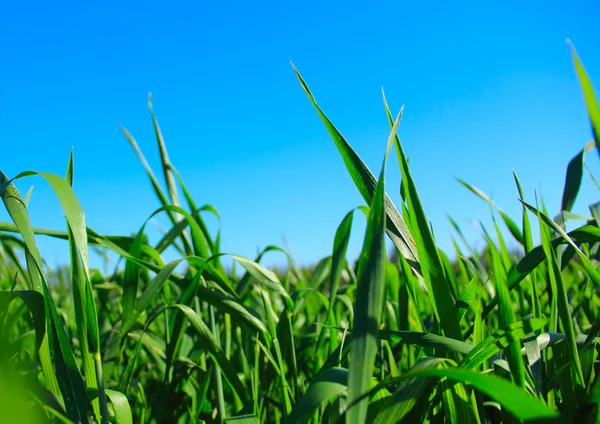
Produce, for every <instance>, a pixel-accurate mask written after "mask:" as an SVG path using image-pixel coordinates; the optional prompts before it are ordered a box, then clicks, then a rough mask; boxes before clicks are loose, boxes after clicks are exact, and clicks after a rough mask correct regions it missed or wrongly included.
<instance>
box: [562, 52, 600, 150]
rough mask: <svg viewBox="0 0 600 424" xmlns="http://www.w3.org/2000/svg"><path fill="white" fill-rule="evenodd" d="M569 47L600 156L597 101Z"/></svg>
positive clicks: (590, 83) (584, 72)
mask: <svg viewBox="0 0 600 424" xmlns="http://www.w3.org/2000/svg"><path fill="white" fill-rule="evenodd" d="M569 45H570V47H571V57H572V58H573V63H574V65H575V71H576V72H577V78H578V79H579V84H580V85H581V89H582V91H583V97H584V99H585V105H586V107H587V111H588V116H589V118H590V123H591V124H592V133H593V135H594V140H595V142H596V150H597V151H598V154H600V107H598V101H597V100H596V95H595V94H594V87H592V82H591V81H590V78H589V76H588V74H587V72H586V71H585V69H584V67H583V64H582V63H581V61H580V60H579V56H577V52H576V51H575V47H573V45H572V44H571V43H570V42H569Z"/></svg>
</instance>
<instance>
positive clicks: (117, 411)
mask: <svg viewBox="0 0 600 424" xmlns="http://www.w3.org/2000/svg"><path fill="white" fill-rule="evenodd" d="M88 394H89V395H90V398H91V399H94V398H96V397H98V390H97V389H89V388H88ZM106 395H107V396H108V398H109V399H110V403H111V404H112V407H113V410H114V417H115V419H114V423H115V424H133V418H132V415H131V407H130V406H129V401H128V400H127V397H126V396H125V395H124V394H123V393H121V392H118V391H116V390H110V389H107V390H106Z"/></svg>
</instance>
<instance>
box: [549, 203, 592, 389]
mask: <svg viewBox="0 0 600 424" xmlns="http://www.w3.org/2000/svg"><path fill="white" fill-rule="evenodd" d="M538 213H541V212H539V211H538ZM538 216H539V215H538ZM539 219H540V227H541V228H540V232H541V235H542V245H543V247H544V252H545V253H546V257H547V259H548V273H549V276H550V279H551V280H552V283H553V286H555V287H556V293H555V294H553V295H555V296H556V298H557V309H558V316H559V318H560V320H561V322H562V328H563V329H564V332H565V335H566V336H567V340H566V341H567V343H568V353H569V361H570V363H571V368H572V371H573V373H572V374H573V376H574V377H575V378H574V385H575V386H576V387H572V388H571V390H573V392H576V391H578V389H579V388H580V387H581V388H584V387H585V379H584V377H583V372H582V370H581V362H580V359H579V352H578V350H577V343H576V338H577V336H576V334H575V328H574V327H573V319H572V317H571V313H572V312H571V307H570V304H569V296H568V295H567V289H566V287H565V282H564V280H563V277H562V274H561V270H560V266H559V265H558V259H557V257H556V251H555V250H554V249H553V248H552V245H551V244H550V237H551V236H550V234H549V231H548V228H547V227H546V226H544V224H543V223H542V219H541V217H540V218H539ZM578 386H579V387H578ZM565 389H566V388H565Z"/></svg>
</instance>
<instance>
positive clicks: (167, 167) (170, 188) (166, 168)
mask: <svg viewBox="0 0 600 424" xmlns="http://www.w3.org/2000/svg"><path fill="white" fill-rule="evenodd" d="M148 109H149V110H150V116H151V118H152V125H153V126H154V133H155V135H156V142H157V143H158V151H159V153H160V162H161V165H162V170H163V175H164V177H165V183H166V185H167V192H168V193H169V197H170V198H171V204H172V205H173V206H180V203H179V195H178V194H177V185H176V184H175V177H174V176H173V172H172V171H171V161H170V160H169V153H168V152H167V146H166V145H165V141H164V139H163V135H162V132H161V130H160V126H159V125H158V121H157V119H156V116H154V109H153V108H152V94H148Z"/></svg>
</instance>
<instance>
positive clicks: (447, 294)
mask: <svg viewBox="0 0 600 424" xmlns="http://www.w3.org/2000/svg"><path fill="white" fill-rule="evenodd" d="M384 103H385V108H386V112H387V115H388V119H389V118H390V117H391V115H390V111H389V108H388V106H387V102H385V97H384ZM394 146H395V147H396V154H397V157H398V162H399V164H400V170H401V175H402V185H403V187H404V191H405V195H406V199H407V203H408V207H409V211H410V216H411V219H412V220H414V224H415V228H414V232H413V237H414V240H415V241H416V245H417V251H418V252H419V253H418V256H419V258H420V265H421V272H422V274H423V278H424V280H425V283H426V285H427V289H428V294H429V299H430V301H431V307H432V309H433V311H434V314H435V318H436V320H437V323H438V325H439V327H440V328H441V330H442V333H443V335H444V336H446V337H451V338H453V339H456V340H462V333H461V330H460V325H459V323H458V317H457V314H456V309H455V305H454V299H453V297H452V292H451V289H450V285H449V282H448V280H447V279H446V276H445V272H444V266H443V264H442V260H441V258H440V255H439V251H438V249H437V246H436V244H435V239H434V237H433V232H432V231H431V226H430V223H429V220H428V219H427V216H426V215H425V210H424V209H423V205H422V203H421V200H420V198H419V194H418V192H417V187H416V185H415V182H414V180H413V178H412V175H411V173H410V169H409V167H408V160H407V158H406V155H405V154H404V150H403V148H402V145H401V143H400V139H399V137H398V136H396V135H394Z"/></svg>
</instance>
